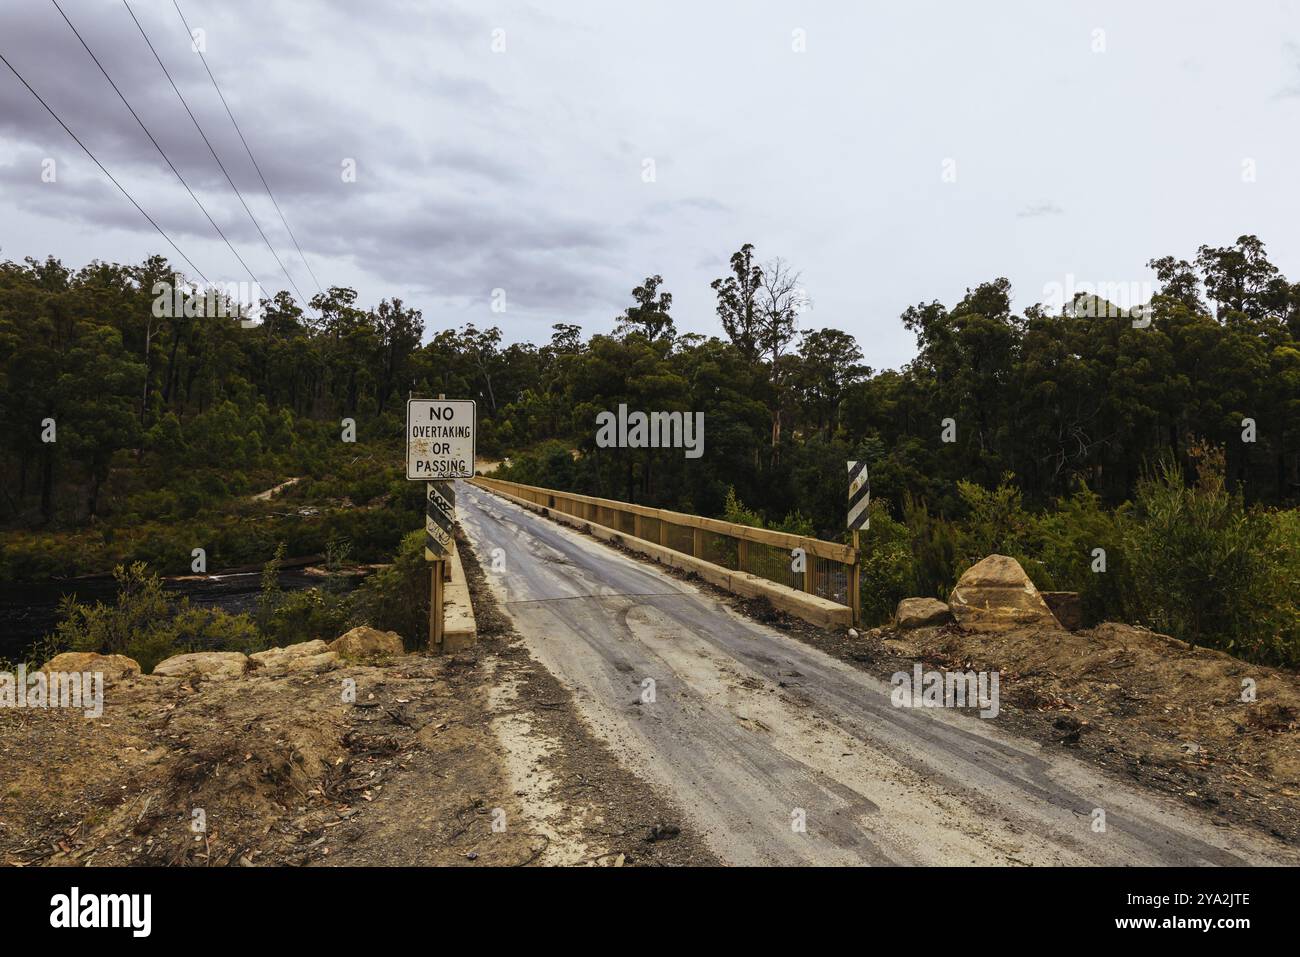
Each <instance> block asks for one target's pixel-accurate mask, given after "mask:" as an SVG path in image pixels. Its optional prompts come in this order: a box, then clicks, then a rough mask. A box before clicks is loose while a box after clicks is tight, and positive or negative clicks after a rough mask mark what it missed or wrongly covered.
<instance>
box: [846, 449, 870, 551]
mask: <svg viewBox="0 0 1300 957" xmlns="http://www.w3.org/2000/svg"><path fill="white" fill-rule="evenodd" d="M870 504H871V483H870V482H869V481H868V479H867V463H866V462H850V463H849V526H848V527H849V530H850V531H853V532H856V531H858V529H861V528H870V527H871V516H870V515H868V514H867V506H869V505H870ZM854 544H855V545H856V544H857V543H856V542H855V543H854Z"/></svg>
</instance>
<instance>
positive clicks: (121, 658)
mask: <svg viewBox="0 0 1300 957" xmlns="http://www.w3.org/2000/svg"><path fill="white" fill-rule="evenodd" d="M41 670H42V671H47V672H48V671H61V672H64V673H65V674H66V673H70V672H74V671H76V672H87V671H88V672H91V673H96V672H98V673H99V674H102V675H103V676H104V681H105V682H106V683H108V684H112V683H113V682H114V681H120V680H121V679H123V678H134V677H135V676H136V675H138V674H140V663H139V662H138V661H136V660H135V659H134V658H128V657H127V656H126V655H101V654H96V653H95V652H93V651H65V652H64V653H63V654H61V655H55V656H54V657H53V658H51V659H50V660H49V661H47V662H45V664H43V665H41Z"/></svg>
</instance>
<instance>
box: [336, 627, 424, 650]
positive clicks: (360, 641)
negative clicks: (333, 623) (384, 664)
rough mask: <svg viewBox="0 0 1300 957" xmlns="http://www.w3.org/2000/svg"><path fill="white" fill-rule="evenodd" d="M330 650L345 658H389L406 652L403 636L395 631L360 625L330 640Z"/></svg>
mask: <svg viewBox="0 0 1300 957" xmlns="http://www.w3.org/2000/svg"><path fill="white" fill-rule="evenodd" d="M329 647H330V650H331V651H334V652H337V653H338V654H339V655H341V656H343V657H344V658H387V657H390V656H392V655H404V654H406V648H405V646H403V644H402V638H401V636H400V635H398V634H397V632H395V631H379V630H378V629H377V628H371V627H370V626H369V625H359V626H357V627H356V628H353V629H352V630H351V631H349V632H347V633H346V634H344V635H340V636H339V637H338V638H335V639H334V640H333V641H332V642H330V645H329Z"/></svg>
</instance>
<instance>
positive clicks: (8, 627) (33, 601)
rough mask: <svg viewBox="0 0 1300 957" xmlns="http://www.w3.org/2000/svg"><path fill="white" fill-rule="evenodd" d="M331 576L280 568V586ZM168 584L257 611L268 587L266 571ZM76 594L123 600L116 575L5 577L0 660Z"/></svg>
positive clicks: (210, 601)
mask: <svg viewBox="0 0 1300 957" xmlns="http://www.w3.org/2000/svg"><path fill="white" fill-rule="evenodd" d="M359 581H360V578H359V577H354V576H351V575H345V576H342V577H341V583H342V584H341V586H340V587H342V588H344V589H345V590H347V589H351V588H354V587H355V586H356V585H357V584H358V583H359ZM324 582H325V579H324V578H322V577H321V576H320V575H312V574H307V573H306V572H305V571H304V570H303V569H301V568H291V569H285V570H283V571H281V572H280V587H281V588H282V589H284V590H285V591H297V590H299V589H302V588H311V587H313V586H314V587H318V588H319V587H321V586H322V585H323V584H324ZM163 587H164V588H165V590H166V591H167V592H168V593H169V594H170V595H172V596H174V597H177V598H188V599H189V600H190V604H191V605H194V606H195V607H199V608H220V609H222V610H223V611H228V612H230V613H231V614H238V613H239V612H241V611H252V610H253V608H254V606H255V605H256V604H257V596H258V594H260V592H261V590H262V573H261V571H238V572H231V573H229V574H222V573H220V572H218V573H216V574H213V575H209V576H208V577H206V578H202V579H197V580H195V579H189V578H185V579H163ZM64 595H75V596H76V597H77V599H78V600H79V601H81V602H85V603H87V604H90V603H93V602H96V601H102V602H103V603H104V604H106V605H111V604H113V603H114V602H115V601H116V600H117V583H116V582H115V581H114V580H113V578H112V577H111V576H108V575H105V576H95V577H93V578H76V579H70V580H66V581H53V582H0V660H4V659H18V658H21V657H23V656H24V654H25V653H26V651H27V650H28V649H30V648H31V647H32V645H34V644H35V643H36V642H37V641H38V640H39V639H40V638H41V637H42V636H43V635H46V634H48V633H50V632H51V631H53V630H54V627H55V625H56V624H57V623H58V609H59V600H60V599H61V598H62V597H63V596H64Z"/></svg>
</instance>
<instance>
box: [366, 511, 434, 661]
mask: <svg viewBox="0 0 1300 957" xmlns="http://www.w3.org/2000/svg"><path fill="white" fill-rule="evenodd" d="M429 574H430V566H429V563H428V562H427V561H425V559H424V529H422V528H421V529H417V530H416V531H413V532H410V533H409V534H407V535H406V536H405V537H404V538H403V539H402V542H401V545H400V546H399V547H398V549H397V554H395V555H394V556H393V562H392V564H391V565H389V566H388V567H386V568H382V569H380V570H379V571H377V572H375V573H374V574H372V575H370V576H369V577H368V578H366V580H365V581H364V582H362V583H361V587H360V588H358V589H357V590H356V591H355V592H354V593H353V595H352V623H353V624H355V625H369V626H370V627H372V628H378V629H380V630H381V631H395V632H397V633H398V634H399V635H401V636H402V641H403V642H404V644H405V645H406V648H407V650H409V651H417V650H419V649H420V648H423V647H425V646H426V645H427V644H428V640H429V586H430V579H429Z"/></svg>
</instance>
